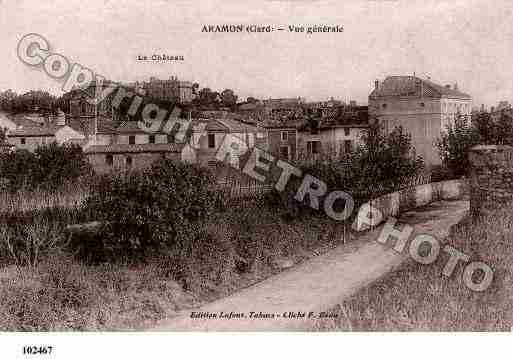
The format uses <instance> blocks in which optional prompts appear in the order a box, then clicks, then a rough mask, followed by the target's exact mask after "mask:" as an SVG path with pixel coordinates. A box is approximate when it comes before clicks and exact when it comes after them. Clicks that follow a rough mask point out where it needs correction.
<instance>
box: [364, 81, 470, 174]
mask: <svg viewBox="0 0 513 359" xmlns="http://www.w3.org/2000/svg"><path fill="white" fill-rule="evenodd" d="M471 111H472V98H471V97H470V96H469V95H467V94H465V93H463V92H461V91H459V89H458V87H457V85H454V86H450V85H446V86H442V85H439V84H436V83H434V82H432V81H431V80H429V79H421V78H418V77H416V76H389V77H387V78H386V79H385V80H384V81H382V82H380V81H376V82H375V85H374V90H373V91H372V92H371V94H370V95H369V116H370V120H377V121H378V122H379V123H380V126H382V128H383V130H384V131H385V132H386V133H388V132H390V131H392V130H393V129H394V128H395V127H397V126H402V127H403V128H404V129H405V130H406V131H407V132H408V133H410V134H411V137H412V144H413V146H414V147H415V151H416V154H417V155H420V156H422V158H423V159H424V162H425V163H426V164H427V165H438V164H440V163H441V160H440V158H439V155H438V152H437V150H436V147H435V142H436V140H437V139H438V138H439V137H440V134H441V132H442V131H444V130H445V129H446V128H447V126H448V125H451V124H454V121H455V119H456V118H458V117H459V116H464V117H467V118H468V119H469V120H470V116H471Z"/></svg>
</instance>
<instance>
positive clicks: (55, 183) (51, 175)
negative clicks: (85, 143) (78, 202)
mask: <svg viewBox="0 0 513 359" xmlns="http://www.w3.org/2000/svg"><path fill="white" fill-rule="evenodd" d="M90 174H92V170H91V166H90V165H89V163H88V161H87V158H86V157H85V154H84V152H83V151H82V148H81V147H80V146H78V145H74V144H71V145H59V144H57V143H56V142H53V143H51V144H49V145H46V146H40V147H38V148H37V149H36V150H35V152H34V153H31V152H29V151H26V150H18V151H15V152H12V153H4V154H1V155H0V178H1V179H2V181H1V183H2V186H3V187H4V189H5V190H11V191H17V190H20V189H22V188H26V189H36V188H45V189H51V190H54V189H57V188H59V187H61V186H62V185H64V184H65V183H66V182H69V181H73V180H76V179H77V178H79V177H81V176H85V175H90Z"/></svg>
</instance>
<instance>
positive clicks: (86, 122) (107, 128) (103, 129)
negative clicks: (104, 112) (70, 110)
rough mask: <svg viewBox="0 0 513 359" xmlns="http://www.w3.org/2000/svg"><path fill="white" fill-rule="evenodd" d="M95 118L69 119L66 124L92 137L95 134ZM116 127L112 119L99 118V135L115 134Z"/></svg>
mask: <svg viewBox="0 0 513 359" xmlns="http://www.w3.org/2000/svg"><path fill="white" fill-rule="evenodd" d="M94 121H95V119H94V117H69V118H68V119H67V120H66V122H67V124H68V126H69V127H71V128H72V129H74V130H75V131H77V132H80V133H82V134H84V135H87V134H89V135H91V134H93V132H94ZM115 132H116V127H115V123H114V121H112V120H111V119H110V118H106V117H99V118H98V133H99V134H110V133H115Z"/></svg>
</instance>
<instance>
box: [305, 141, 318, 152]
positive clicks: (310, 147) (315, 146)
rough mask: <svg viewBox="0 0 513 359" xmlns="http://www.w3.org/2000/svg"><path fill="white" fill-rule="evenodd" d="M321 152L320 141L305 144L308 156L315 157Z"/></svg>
mask: <svg viewBox="0 0 513 359" xmlns="http://www.w3.org/2000/svg"><path fill="white" fill-rule="evenodd" d="M320 150H321V142H320V141H308V142H307V143H306V152H307V153H308V154H309V155H316V154H318V153H320Z"/></svg>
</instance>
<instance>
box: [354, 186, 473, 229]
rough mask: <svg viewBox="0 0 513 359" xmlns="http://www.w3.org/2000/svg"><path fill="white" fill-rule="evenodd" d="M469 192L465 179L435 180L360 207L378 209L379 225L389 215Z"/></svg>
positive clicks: (395, 214)
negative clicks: (379, 214)
mask: <svg viewBox="0 0 513 359" xmlns="http://www.w3.org/2000/svg"><path fill="white" fill-rule="evenodd" d="M468 193H469V186H468V183H467V181H465V180H452V181H443V182H435V183H428V184H425V185H421V186H417V187H414V188H409V189H405V190H402V191H398V192H392V193H389V194H386V195H383V196H381V197H378V198H375V199H373V200H372V201H369V202H367V203H365V204H364V205H363V206H362V207H360V208H364V207H365V206H367V207H368V206H370V207H372V208H373V209H378V210H379V212H380V213H381V216H380V217H379V220H377V221H376V220H374V221H373V224H374V225H378V224H380V223H381V222H383V221H386V219H387V218H388V217H397V216H398V215H399V214H401V213H403V212H406V211H410V210H413V209H415V208H417V207H421V206H425V205H427V204H429V203H431V202H436V201H441V200H455V199H459V198H462V197H463V196H464V195H466V194H468ZM355 229H356V230H366V229H369V227H368V226H360V225H358V226H356V228H355Z"/></svg>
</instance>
